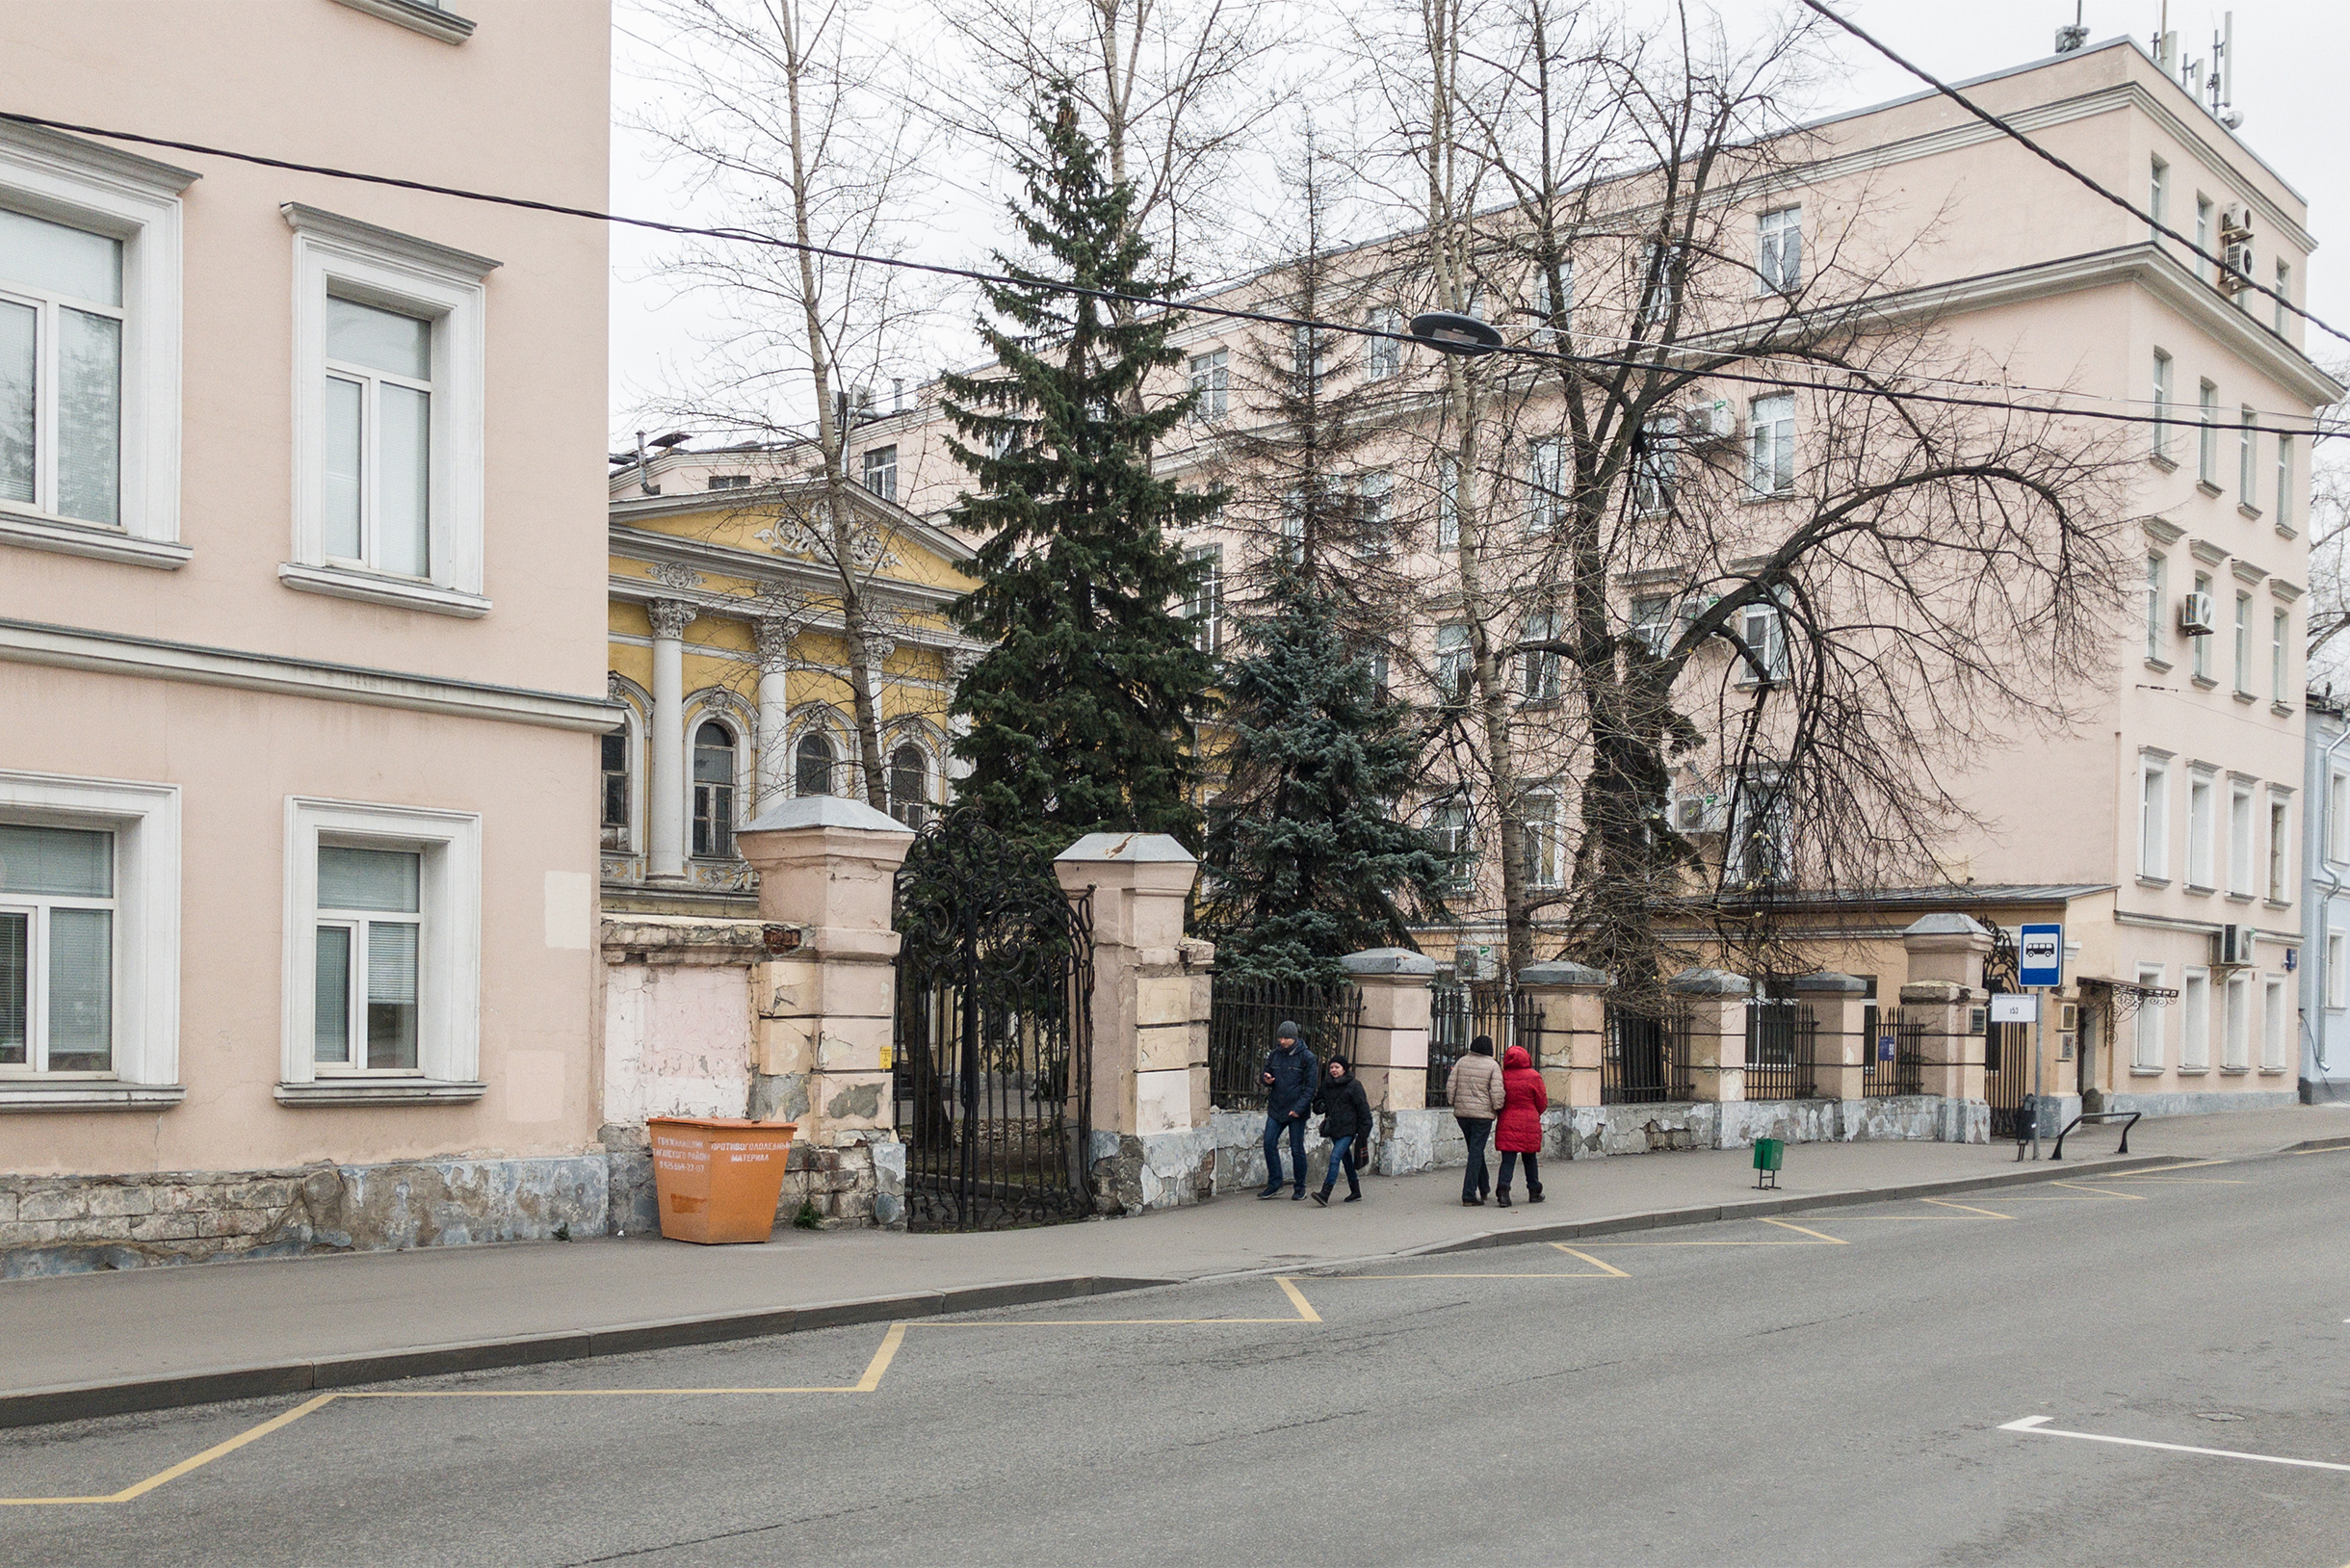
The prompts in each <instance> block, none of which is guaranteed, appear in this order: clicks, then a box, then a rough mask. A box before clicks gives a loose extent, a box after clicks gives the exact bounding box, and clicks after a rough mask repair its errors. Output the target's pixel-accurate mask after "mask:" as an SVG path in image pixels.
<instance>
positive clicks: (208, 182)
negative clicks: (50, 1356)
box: [0, 0, 619, 1272]
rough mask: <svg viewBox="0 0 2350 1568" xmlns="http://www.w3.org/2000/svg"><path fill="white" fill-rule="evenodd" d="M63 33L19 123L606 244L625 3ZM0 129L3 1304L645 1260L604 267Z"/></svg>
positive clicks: (459, 227) (51, 135)
mask: <svg viewBox="0 0 2350 1568" xmlns="http://www.w3.org/2000/svg"><path fill="white" fill-rule="evenodd" d="M463 9H464V10H465V11H466V12H468V13H471V14H470V15H459V14H457V13H456V12H455V11H454V10H453V9H448V8H443V7H442V6H440V5H438V4H435V3H433V0H230V3H225V4H221V5H211V6H185V5H178V4H173V3H170V0H102V3H96V4H91V3H86V0H25V3H21V4H16V5H13V6H11V7H9V8H8V9H7V11H6V13H4V14H0V58H5V59H6V60H7V61H8V77H9V83H10V89H9V101H8V108H9V109H10V110H11V111H12V112H14V113H17V114H21V115H26V116H32V117H37V118H43V119H50V120H56V121H62V122H67V123H72V124H77V125H84V126H91V125H94V126H103V127H107V128H109V129H119V130H122V131H125V132H130V133H136V134H143V135H145V136H149V137H156V138H164V139H169V140H171V141H175V142H181V143H188V144H198V145H202V146H208V147H216V148H222V149H228V150H231V151H236V152H243V153H249V154H255V155H260V156H262V157H267V158H274V159H280V160H285V161H288V162H293V163H299V164H307V165H317V166H324V167H327V168H335V169H341V170H356V171H361V172H365V173H369V174H375V175H380V176H390V177H393V178H396V179H407V180H413V181H418V182H423V183H428V184H435V185H442V186H449V187H457V188H466V189H472V190H480V191H487V192H494V193H499V194H502V195H512V196H532V197H536V198H540V199H543V200H547V201H551V202H556V203H563V204H569V205H574V206H581V207H589V208H594V207H600V206H601V205H603V203H604V196H605V191H606V172H607V153H606V148H607V120H608V103H609V86H608V84H609V26H608V16H607V13H606V10H605V8H604V7H602V6H600V5H596V4H592V3H582V4H573V5H567V6H561V7H544V6H537V5H532V4H527V3H524V0H478V3H475V4H467V5H465V6H464V8H463ZM157 154H158V149H156V148H153V147H142V146H139V145H136V144H127V143H120V142H114V141H109V140H106V139H104V138H94V137H88V136H82V135H74V134H65V133H60V132H55V131H51V130H45V129H41V128H39V127H35V126H29V125H25V124H21V123H16V122H0V712H5V713H6V714H7V716H8V720H7V723H6V725H5V727H4V728H0V1173H5V1174H0V1272H10V1271H42V1270H49V1269H57V1268H66V1267H91V1266H93V1265H103V1266H109V1267H118V1266H123V1265H127V1264H132V1263H138V1262H143V1261H169V1260H173V1259H179V1258H188V1257H200V1256H209V1255H214V1254H218V1253H222V1252H251V1251H255V1250H261V1251H287V1250H300V1249H302V1248H304V1247H306V1246H311V1245H319V1246H362V1247H364V1246H371V1245H372V1246H403V1245H417V1244H425V1243H430V1242H433V1241H445V1240H457V1241H461V1240H466V1239H469V1238H470V1239H474V1240H483V1239H494V1238H509V1237H526V1236H538V1235H545V1234H549V1233H551V1232H553V1231H554V1230H555V1229H557V1228H558V1227H560V1226H562V1225H565V1224H568V1225H569V1226H570V1227H571V1228H572V1230H573V1231H574V1232H578V1233H584V1234H593V1233H594V1232H595V1231H597V1230H599V1229H600V1228H601V1227H602V1225H603V1222H604V1212H605V1203H604V1184H605V1163H604V1157H603V1151H602V1149H601V1148H600V1146H599V1145H598V1144H597V1142H596V1129H597V1124H598V1123H597V1106H596V1103H595V1099H594V1096H593V1094H592V1092H591V1085H592V1083H593V1074H592V1071H591V1053H592V1047H593V1035H594V1029H593V1007H594V984H595V971H594V969H593V968H592V964H591V960H592V956H593V954H592V950H591V944H592V940H593V931H594V928H595V897H596V891H595V890H596V872H597V860H596V833H595V817H594V805H593V799H594V796H593V792H592V791H591V790H588V789H586V788H583V786H582V780H583V777H584V776H585V775H587V774H588V772H589V771H591V770H592V768H593V766H594V762H595V757H596V748H597V745H598V743H599V740H600V737H601V735H602V734H603V732H605V731H606V730H608V729H610V728H612V727H613V725H614V723H615V722H616V721H617V719H618V718H619V715H618V712H617V710H616V709H615V708H614V706H613V705H611V704H610V703H609V702H608V701H607V699H606V697H605V685H606V683H605V674H604V668H603V653H602V649H603V627H602V617H601V614H600V607H601V605H602V603H603V600H604V594H605V583H604V573H603V571H602V569H601V565H600V553H599V552H598V551H596V550H595V549H593V548H583V545H585V544H587V542H588V536H587V535H585V534H583V532H582V523H583V520H584V519H586V518H588V517H591V516H592V515H594V511H595V509H597V508H598V507H599V506H600V504H601V501H602V497H601V495H600V493H599V488H598V484H599V476H600V474H601V471H602V464H601V460H600V459H601V457H602V456H603V444H602V443H603V439H604V410H603V395H604V386H605V363H604V360H605V327H604V322H605V290H606V255H607V245H606V237H605V233H604V231H603V229H602V227H601V226H600V225H598V224H596V223H594V222H584V221H581V220H578V219H572V218H563V217H557V216H553V215H550V214H546V213H538V212H530V211H525V210H521V209H519V208H515V207H508V206H498V205H491V204H486V203H482V202H475V201H468V200H459V199H455V198H452V197H449V196H435V195H431V194H427V193H425V192H421V191H413V190H400V189H394V188H391V187H388V186H385V185H381V184H370V183H363V182H359V181H354V180H349V179H341V178H334V177H329V176H327V175H324V174H311V173H298V172H294V171H292V170H286V169H277V168H268V167H263V166H260V165H257V164H253V163H249V162H240V161H238V160H236V159H233V158H229V157H220V156H211V155H207V154H202V153H196V152H181V151H173V152H170V154H168V156H158V155H157Z"/></svg>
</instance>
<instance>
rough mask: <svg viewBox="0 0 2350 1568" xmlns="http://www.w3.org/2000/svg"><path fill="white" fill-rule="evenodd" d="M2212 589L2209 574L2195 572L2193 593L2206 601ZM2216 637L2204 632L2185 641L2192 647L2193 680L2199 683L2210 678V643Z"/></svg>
mask: <svg viewBox="0 0 2350 1568" xmlns="http://www.w3.org/2000/svg"><path fill="white" fill-rule="evenodd" d="M2214 587H2216V585H2215V584H2214V583H2213V582H2212V581H2211V574H2210V573H2209V572H2197V573H2196V574H2195V591H2196V592H2198V593H2200V594H2202V595H2203V596H2204V597H2205V598H2206V599H2208V598H2210V597H2211V596H2212V593H2211V590H2212V588H2214ZM2217 635H2218V634H2217V633H2216V632H2206V633H2204V634H2203V635H2202V636H2200V637H2190V638H2188V639H2187V641H2188V642H2190V643H2192V644H2193V645H2194V646H2193V653H2194V658H2193V660H2192V664H2193V666H2194V670H2195V678H2196V679H2197V680H2199V681H2207V680H2209V679H2210V678H2211V641H2212V639H2213V638H2214V637H2216V636H2217Z"/></svg>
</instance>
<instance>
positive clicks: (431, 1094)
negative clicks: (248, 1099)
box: [274, 1078, 489, 1107]
mask: <svg viewBox="0 0 2350 1568" xmlns="http://www.w3.org/2000/svg"><path fill="white" fill-rule="evenodd" d="M488 1092H489V1086H488V1085H486V1084H472V1083H445V1082H442V1081H440V1080H437V1079H427V1078H319V1079H313V1080H311V1081H310V1082H309V1083H307V1084H280V1085H277V1087H276V1089H275V1090H274V1093H275V1095H276V1098H277V1103H278V1104H279V1105H281V1106H289V1107H301V1106H445V1105H463V1104H465V1103H466V1102H468V1101H471V1100H479V1099H480V1098H482V1096H483V1095H484V1094H486V1093H488Z"/></svg>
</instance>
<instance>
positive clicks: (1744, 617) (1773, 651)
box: [1736, 604, 1788, 687]
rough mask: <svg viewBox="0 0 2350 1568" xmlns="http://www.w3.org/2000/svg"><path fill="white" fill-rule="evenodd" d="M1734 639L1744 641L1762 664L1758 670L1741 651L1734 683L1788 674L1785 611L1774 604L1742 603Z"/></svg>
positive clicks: (1755, 683) (1777, 678)
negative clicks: (1759, 670) (1736, 634)
mask: <svg viewBox="0 0 2350 1568" xmlns="http://www.w3.org/2000/svg"><path fill="white" fill-rule="evenodd" d="M1738 640H1739V641H1741V642H1743V643H1745V644H1746V646H1747V647H1748V649H1750V650H1751V651H1752V652H1753V654H1754V656H1755V659H1759V660H1761V661H1762V673H1760V674H1758V673H1756V670H1755V660H1754V659H1748V658H1747V657H1746V656H1745V655H1744V654H1738V655H1736V660H1737V675H1736V683H1737V684H1738V685H1739V686H1746V687H1753V686H1762V685H1763V684H1765V683H1766V682H1767V683H1769V684H1772V685H1776V684H1777V683H1779V682H1781V681H1784V680H1786V679H1787V677H1788V660H1787V612H1786V611H1785V610H1782V609H1781V608H1780V607H1779V606H1778V605H1775V604H1749V605H1742V606H1740V607H1739V610H1738Z"/></svg>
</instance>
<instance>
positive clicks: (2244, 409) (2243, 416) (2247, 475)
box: [2235, 403, 2260, 510]
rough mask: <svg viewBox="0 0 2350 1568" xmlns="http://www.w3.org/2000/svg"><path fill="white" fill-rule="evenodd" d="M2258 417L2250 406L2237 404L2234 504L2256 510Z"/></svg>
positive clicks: (2255, 410)
mask: <svg viewBox="0 0 2350 1568" xmlns="http://www.w3.org/2000/svg"><path fill="white" fill-rule="evenodd" d="M2259 422H2260V415H2259V410H2257V409H2256V408H2254V407H2253V406H2252V405H2250V404H2248V403H2246V404H2239V405H2236V410H2235V503H2236V505H2237V506H2239V507H2251V508H2254V509H2256V510H2258V508H2259V505H2260V475H2259V465H2258V463H2257V462H2256V461H2255V459H2256V458H2257V457H2259V451H2260V441H2259Z"/></svg>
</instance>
